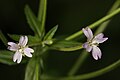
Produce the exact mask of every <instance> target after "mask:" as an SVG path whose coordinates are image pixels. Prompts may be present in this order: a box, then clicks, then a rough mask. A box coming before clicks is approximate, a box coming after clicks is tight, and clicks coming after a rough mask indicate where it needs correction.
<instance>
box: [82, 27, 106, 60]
mask: <svg viewBox="0 0 120 80" xmlns="http://www.w3.org/2000/svg"><path fill="white" fill-rule="evenodd" d="M82 31H83V33H84V35H85V36H86V37H87V42H85V43H84V44H83V48H85V49H86V51H87V52H91V51H92V56H93V58H94V59H95V60H98V59H100V58H101V56H102V53H101V50H100V49H99V47H98V45H99V43H103V42H105V41H106V40H107V39H108V38H107V37H105V38H103V37H104V34H103V33H99V34H98V35H96V36H95V37H94V36H93V33H92V31H91V29H90V28H89V27H87V28H83V29H82Z"/></svg>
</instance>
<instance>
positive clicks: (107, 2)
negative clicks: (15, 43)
mask: <svg viewBox="0 0 120 80" xmlns="http://www.w3.org/2000/svg"><path fill="white" fill-rule="evenodd" d="M114 2H115V0H92V1H91V0H48V6H47V19H46V32H48V31H49V30H50V29H51V28H52V26H54V25H55V24H58V25H59V29H58V31H57V32H56V35H55V36H56V37H58V36H59V35H65V36H67V35H70V34H72V33H74V32H76V31H78V30H80V29H81V28H82V27H86V26H87V25H89V24H91V23H93V22H95V21H97V20H98V19H100V18H102V17H103V16H105V15H106V13H107V11H108V10H109V9H110V8H111V6H112V4H113V3H114ZM26 4H29V5H30V6H31V9H32V10H33V12H35V15H36V14H37V10H38V4H39V0H34V1H33V0H1V1H0V10H1V11H0V29H1V30H2V31H3V33H9V34H17V35H18V34H29V35H34V33H33V31H32V30H31V29H30V28H29V25H28V24H27V20H26V17H25V14H24V7H25V5H26ZM119 23H120V14H118V15H116V16H115V17H114V18H113V19H112V21H111V22H110V24H109V25H108V27H107V29H106V31H105V34H107V35H108V37H109V40H108V41H107V42H106V43H104V45H101V46H100V47H101V48H102V52H103V56H102V59H101V60H99V61H95V60H93V59H92V57H91V55H90V56H89V57H88V58H87V60H86V61H85V63H84V65H83V66H82V67H81V69H80V70H79V71H78V72H77V74H80V73H86V72H91V71H94V70H98V69H101V68H103V67H105V66H107V65H109V64H111V63H113V62H115V61H116V60H118V59H119V58H120V57H119V56H120V54H119V51H120V50H119V41H120V40H119V37H120V35H119V34H120V31H119V30H120V27H119V26H120V24H119ZM50 26H51V27H50ZM5 35H6V34H5ZM7 38H8V39H9V40H11V39H10V38H9V37H8V36H7ZM78 41H79V39H78ZM1 44H2V42H0V48H3V47H2V45H1ZM81 51H82V50H78V51H75V52H59V51H54V50H50V51H49V54H48V55H47V56H46V57H44V58H45V59H44V63H45V64H44V65H45V74H51V75H52V76H60V75H61V76H62V75H63V76H65V75H66V72H68V71H69V69H71V67H70V66H72V65H73V64H74V62H75V61H76V59H77V57H78V56H79V54H80V53H81ZM68 53H69V54H68ZM73 54H74V55H73ZM25 67H26V65H24V64H20V65H14V66H8V65H5V64H0V79H4V80H8V79H10V78H11V80H23V79H24V74H25V73H24V69H25ZM16 72H17V73H16ZM58 72H59V73H58ZM119 73H120V69H119V68H117V69H115V70H114V71H111V72H109V73H107V74H105V75H102V76H99V77H96V78H93V79H91V80H106V79H107V80H108V79H109V80H113V79H115V80H119V79H120V78H119Z"/></svg>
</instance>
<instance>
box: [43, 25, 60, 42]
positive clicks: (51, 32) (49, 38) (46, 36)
mask: <svg viewBox="0 0 120 80" xmlns="http://www.w3.org/2000/svg"><path fill="white" fill-rule="evenodd" d="M57 28H58V25H56V26H55V27H53V28H52V29H51V30H50V31H49V32H48V33H47V34H46V35H45V37H44V40H51V39H52V38H53V36H54V35H55V32H56V31H57ZM44 40H43V41H44Z"/></svg>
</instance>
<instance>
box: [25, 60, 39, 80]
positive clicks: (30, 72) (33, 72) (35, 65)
mask: <svg viewBox="0 0 120 80" xmlns="http://www.w3.org/2000/svg"><path fill="white" fill-rule="evenodd" d="M39 64H40V63H39V61H38V59H35V58H32V59H31V60H30V61H29V63H28V65H27V68H26V72H25V80H39V79H40V78H39V77H40V75H39V73H40V70H39V68H40V65H39Z"/></svg>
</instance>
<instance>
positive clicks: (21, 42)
mask: <svg viewBox="0 0 120 80" xmlns="http://www.w3.org/2000/svg"><path fill="white" fill-rule="evenodd" d="M27 42H28V37H27V36H21V37H20V40H19V45H21V46H23V47H25V46H26V44H27Z"/></svg>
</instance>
